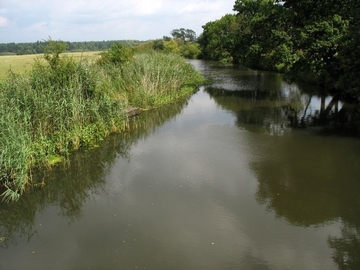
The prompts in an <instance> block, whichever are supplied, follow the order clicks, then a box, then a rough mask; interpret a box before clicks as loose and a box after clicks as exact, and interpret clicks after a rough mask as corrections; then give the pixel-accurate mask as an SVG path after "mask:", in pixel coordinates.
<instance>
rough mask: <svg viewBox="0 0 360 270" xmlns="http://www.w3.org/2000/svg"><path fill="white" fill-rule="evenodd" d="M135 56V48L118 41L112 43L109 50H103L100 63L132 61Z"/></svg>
mask: <svg viewBox="0 0 360 270" xmlns="http://www.w3.org/2000/svg"><path fill="white" fill-rule="evenodd" d="M133 57H134V50H133V49H132V48H131V47H130V46H125V45H123V44H122V43H120V42H118V43H115V44H114V45H112V46H111V48H110V49H109V50H108V51H107V52H103V53H102V54H101V58H100V59H99V60H98V62H99V63H100V64H104V63H112V64H123V63H126V62H130V61H132V60H133Z"/></svg>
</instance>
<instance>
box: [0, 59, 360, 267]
mask: <svg viewBox="0 0 360 270" xmlns="http://www.w3.org/2000/svg"><path fill="white" fill-rule="evenodd" d="M191 63H192V64H193V65H194V66H195V67H196V68H197V69H198V70H199V71H200V72H202V73H203V74H204V76H206V77H207V78H209V79H211V83H210V84H209V85H207V86H205V87H201V88H200V89H199V91H197V92H196V93H195V94H194V95H193V96H192V97H191V98H190V99H187V100H182V101H179V102H178V103H176V104H171V105H169V106H165V107H164V108H161V109H158V110H152V111H148V112H143V113H141V114H140V115H139V116H137V117H136V118H133V119H132V121H131V129H130V130H129V131H128V132H126V133H124V134H119V135H113V136H110V137H109V138H108V139H107V140H105V141H103V142H101V143H100V144H99V147H97V148H95V149H91V150H87V151H82V152H76V153H74V154H73V155H72V157H71V160H70V162H69V163H68V164H62V165H60V166H59V167H56V168H54V169H52V170H51V171H47V172H38V173H35V178H37V180H38V181H39V180H40V181H41V180H42V179H43V180H44V181H45V183H46V185H45V186H44V187H43V188H40V187H39V188H35V189H34V191H33V192H31V194H29V195H25V196H24V197H23V198H22V199H21V200H20V201H19V202H18V203H16V204H13V205H10V206H7V205H1V209H0V237H1V238H0V242H1V243H0V269H4V270H12V269H27V270H32V269H216V270H218V269H327V270H329V269H330V270H331V269H360V196H359V192H360V177H359V175H360V140H359V136H358V135H359V125H358V124H359V121H358V119H359V118H358V115H359V108H357V107H356V106H354V105H351V104H347V103H345V102H342V101H340V100H338V99H337V98H336V97H331V96H327V95H324V94H321V93H322V90H321V89H314V88H312V87H309V86H299V85H294V84H293V85H289V84H287V83H285V82H283V81H282V80H281V76H280V75H277V74H274V73H266V72H259V71H251V70H248V69H244V68H241V67H232V66H225V65H222V64H219V63H215V62H204V61H199V60H196V61H195V60H194V61H191Z"/></svg>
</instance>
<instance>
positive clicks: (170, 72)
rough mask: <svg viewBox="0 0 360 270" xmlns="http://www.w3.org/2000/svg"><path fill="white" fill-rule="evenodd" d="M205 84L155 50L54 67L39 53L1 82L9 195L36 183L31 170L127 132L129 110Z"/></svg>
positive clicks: (3, 182) (0, 170) (2, 165)
mask: <svg viewBox="0 0 360 270" xmlns="http://www.w3.org/2000/svg"><path fill="white" fill-rule="evenodd" d="M72 56H73V55H72ZM94 57H96V56H94ZM202 83H203V78H202V77H201V76H200V75H199V73H197V72H196V71H195V70H194V68H193V67H192V66H191V65H190V64H188V63H186V62H185V60H184V59H183V58H181V57H180V56H178V55H171V54H169V55H166V54H162V53H155V52H154V53H146V54H138V55H135V57H134V60H133V61H130V62H128V63H124V64H121V65H116V64H106V65H99V64H97V63H96V62H95V61H86V60H83V61H79V59H75V58H74V57H68V56H66V55H62V57H61V58H60V61H58V62H57V63H56V64H54V65H49V64H48V63H46V62H45V61H44V60H41V59H39V58H38V59H37V60H36V61H35V62H34V64H33V66H32V67H31V68H30V69H29V70H28V71H27V72H25V73H24V74H22V75H18V74H15V73H8V74H7V75H6V76H5V78H4V79H2V80H0V130H1V131H2V132H1V133H0V149H1V152H0V189H3V192H2V197H3V200H4V201H16V200H17V199H18V198H19V197H20V195H21V194H22V193H24V192H25V190H26V188H27V187H28V186H29V185H32V184H34V183H32V178H31V176H32V173H31V171H32V169H33V168H35V167H44V168H45V167H50V166H52V165H53V164H54V163H55V162H58V161H62V160H67V159H68V157H69V155H70V154H71V152H72V151H74V150H77V149H79V148H81V147H93V146H96V144H97V142H98V141H100V140H102V139H104V138H105V137H106V136H108V135H109V134H110V133H114V132H121V131H123V130H125V129H126V127H127V125H128V119H127V116H126V114H125V113H124V112H125V109H126V108H127V107H139V108H142V109H149V108H153V107H158V106H161V105H163V104H167V103H170V102H172V101H174V100H176V99H178V98H179V97H184V96H188V95H190V94H191V93H193V92H194V90H196V89H197V87H198V86H199V85H200V84H202Z"/></svg>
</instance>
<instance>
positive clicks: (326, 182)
mask: <svg viewBox="0 0 360 270" xmlns="http://www.w3.org/2000/svg"><path fill="white" fill-rule="evenodd" d="M324 141H325V142H324ZM267 143H268V144H267V145H266V146H264V147H262V150H261V154H260V155H261V157H259V160H257V161H254V162H253V164H252V168H253V170H254V172H255V173H256V175H257V179H258V189H257V193H256V199H257V201H258V202H259V203H261V204H265V205H266V206H267V209H268V210H269V211H272V212H274V213H275V215H276V216H277V217H279V218H282V219H285V220H286V221H287V222H289V223H290V224H293V225H296V226H303V227H309V226H312V227H319V226H324V225H326V224H329V223H332V222H336V221H341V222H342V224H343V228H342V236H341V237H332V236H329V246H330V247H331V248H332V249H333V252H334V253H333V258H334V261H335V262H336V263H337V264H338V266H339V268H340V269H360V267H359V266H360V265H359V258H360V255H359V254H360V237H359V236H360V234H359V232H360V197H359V196H358V191H359V190H360V181H359V179H358V175H359V174H360V171H359V166H358V164H360V156H359V154H358V153H359V150H360V149H352V150H351V149H349V147H346V144H343V143H342V142H341V141H337V143H336V142H334V141H333V140H332V139H331V138H321V137H313V136H305V137H304V136H299V137H298V138H296V137H295V138H293V136H285V137H282V138H281V139H276V138H274V139H271V140H269V142H267ZM319 145H321V147H318V146H319ZM342 147H343V149H342ZM333 148H335V149H336V150H335V151H333ZM349 163H350V167H352V166H351V164H354V167H352V168H351V170H349Z"/></svg>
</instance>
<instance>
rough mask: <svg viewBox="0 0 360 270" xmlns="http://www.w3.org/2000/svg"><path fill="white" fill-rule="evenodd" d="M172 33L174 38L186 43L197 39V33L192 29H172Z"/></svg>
mask: <svg viewBox="0 0 360 270" xmlns="http://www.w3.org/2000/svg"><path fill="white" fill-rule="evenodd" d="M171 35H172V36H173V38H176V39H181V40H182V41H183V42H184V43H186V42H195V41H196V33H195V32H194V31H193V30H191V29H185V28H180V29H174V30H172V31H171Z"/></svg>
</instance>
